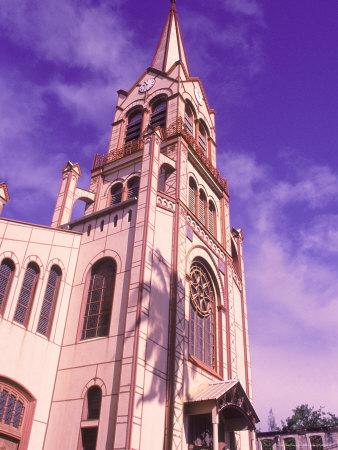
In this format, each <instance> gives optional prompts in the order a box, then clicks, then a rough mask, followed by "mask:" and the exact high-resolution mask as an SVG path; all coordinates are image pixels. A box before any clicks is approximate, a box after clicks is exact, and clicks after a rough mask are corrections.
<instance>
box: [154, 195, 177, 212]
mask: <svg viewBox="0 0 338 450" xmlns="http://www.w3.org/2000/svg"><path fill="white" fill-rule="evenodd" d="M156 203H157V206H159V207H160V208H163V209H166V210H167V211H170V212H174V211H175V203H174V202H171V201H170V200H168V199H166V198H164V197H161V196H159V195H157V202H156Z"/></svg>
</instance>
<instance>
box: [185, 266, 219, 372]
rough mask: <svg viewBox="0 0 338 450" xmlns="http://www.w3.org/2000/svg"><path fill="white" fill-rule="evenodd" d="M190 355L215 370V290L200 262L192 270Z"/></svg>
mask: <svg viewBox="0 0 338 450" xmlns="http://www.w3.org/2000/svg"><path fill="white" fill-rule="evenodd" d="M190 277H191V281H190V320H189V353H190V354H191V355H192V356H194V357H195V358H197V359H199V360H200V361H202V362H203V363H205V364H206V365H208V366H210V367H212V368H213V369H215V366H216V361H215V342H214V341H215V312H214V310H215V305H214V297H215V294H214V290H213V286H212V282H211V279H210V276H209V274H208V272H207V271H206V270H205V268H204V267H203V266H202V264H200V263H199V262H195V263H193V264H192V266H191V270H190Z"/></svg>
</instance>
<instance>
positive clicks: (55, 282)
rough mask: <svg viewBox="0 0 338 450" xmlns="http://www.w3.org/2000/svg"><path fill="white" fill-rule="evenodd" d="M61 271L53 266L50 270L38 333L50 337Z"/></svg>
mask: <svg viewBox="0 0 338 450" xmlns="http://www.w3.org/2000/svg"><path fill="white" fill-rule="evenodd" d="M61 275H62V272H61V269H60V267H59V266H56V265H54V266H52V268H51V269H50V273H49V277H48V282H47V287H46V292H45V296H44V299H43V303H42V308H41V313H40V318H39V323H38V328H37V331H38V332H39V333H41V334H43V335H45V336H49V335H50V330H51V328H52V323H53V317H54V312H55V306H56V300H57V296H58V292H59V287H60V281H61Z"/></svg>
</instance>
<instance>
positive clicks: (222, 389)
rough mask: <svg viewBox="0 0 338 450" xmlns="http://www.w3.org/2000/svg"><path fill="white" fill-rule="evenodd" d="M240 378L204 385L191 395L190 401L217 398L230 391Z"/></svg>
mask: <svg viewBox="0 0 338 450" xmlns="http://www.w3.org/2000/svg"><path fill="white" fill-rule="evenodd" d="M237 383H238V380H229V381H220V382H217V383H211V384H209V385H205V384H204V385H202V386H201V389H200V390H198V391H197V392H195V393H194V395H192V396H191V397H189V399H188V402H189V403H190V402H201V401H206V400H217V399H218V398H220V397H221V396H222V395H224V394H225V393H226V392H227V391H229V390H230V389H231V388H232V387H233V386H235V384H237Z"/></svg>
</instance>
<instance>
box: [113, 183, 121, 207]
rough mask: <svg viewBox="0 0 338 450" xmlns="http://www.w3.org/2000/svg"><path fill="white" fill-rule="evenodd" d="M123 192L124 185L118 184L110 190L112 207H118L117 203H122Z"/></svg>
mask: <svg viewBox="0 0 338 450" xmlns="http://www.w3.org/2000/svg"><path fill="white" fill-rule="evenodd" d="M122 190H123V186H122V183H117V184H114V186H112V188H111V189H110V195H111V200H110V204H111V205H116V204H117V203H120V202H121V200H122Z"/></svg>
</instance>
